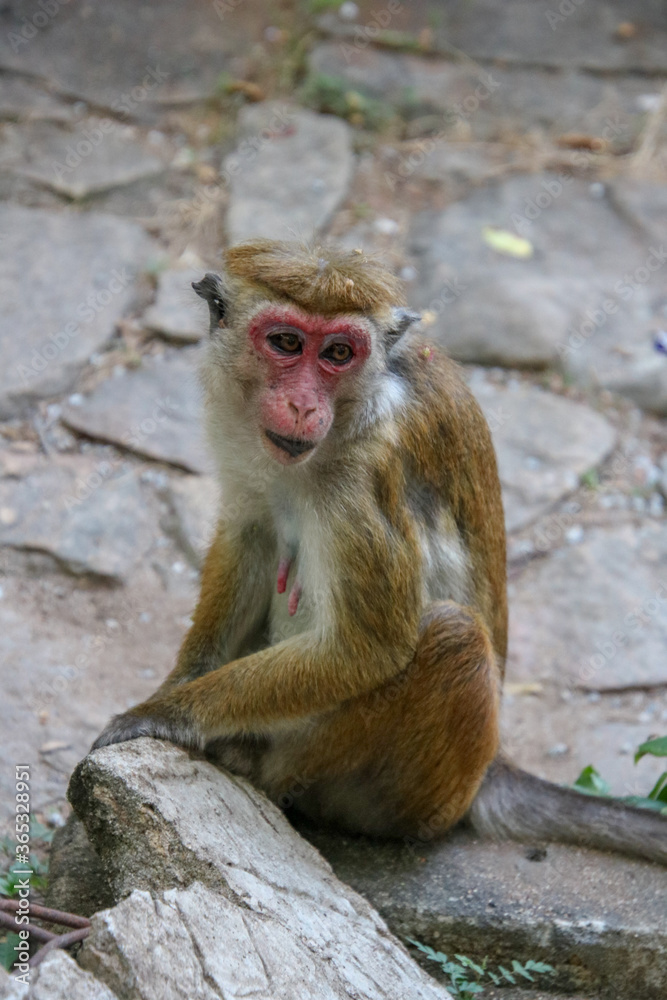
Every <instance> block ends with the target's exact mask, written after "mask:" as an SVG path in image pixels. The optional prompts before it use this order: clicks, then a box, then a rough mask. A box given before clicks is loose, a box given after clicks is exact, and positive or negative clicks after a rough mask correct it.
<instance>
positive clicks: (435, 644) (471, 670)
mask: <svg viewBox="0 0 667 1000" xmlns="http://www.w3.org/2000/svg"><path fill="white" fill-rule="evenodd" d="M415 663H416V664H417V666H418V667H421V668H422V669H424V668H426V669H428V668H429V667H432V668H433V669H435V670H437V671H438V672H439V673H441V675H442V676H443V677H446V678H447V681H448V682H449V684H451V685H454V686H456V685H458V684H461V685H467V684H469V683H471V682H472V681H474V679H475V678H477V679H478V680H479V681H480V682H481V683H482V684H483V683H484V681H485V679H486V680H488V681H489V682H492V686H493V688H494V689H495V690H496V694H497V688H498V684H499V677H498V668H497V660H496V655H495V653H494V649H493V644H492V642H491V637H490V636H489V633H488V631H487V628H486V625H485V624H484V621H483V619H482V618H481V616H480V615H478V614H477V612H475V611H473V609H472V608H468V607H464V606H463V605H461V604H457V603H456V602H455V601H435V602H433V604H431V605H429V607H428V608H427V610H426V611H425V612H424V614H423V616H422V619H421V622H420V624H419V639H418V642H417V649H416V651H415Z"/></svg>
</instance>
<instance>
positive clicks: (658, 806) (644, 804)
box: [619, 795, 664, 812]
mask: <svg viewBox="0 0 667 1000" xmlns="http://www.w3.org/2000/svg"><path fill="white" fill-rule="evenodd" d="M619 802H625V803H627V805H629V806H635V807H636V808H638V809H652V810H653V812H662V809H663V806H664V802H660V801H656V800H655V799H650V798H647V797H645V796H644V795H625V796H624V797H623V798H622V799H619Z"/></svg>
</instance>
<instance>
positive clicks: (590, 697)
mask: <svg viewBox="0 0 667 1000" xmlns="http://www.w3.org/2000/svg"><path fill="white" fill-rule="evenodd" d="M601 697H602V696H601V694H600V692H599V691H589V692H588V694H587V695H586V701H587V702H588V703H589V704H591V705H594V704H596V702H598V701H600V698H601Z"/></svg>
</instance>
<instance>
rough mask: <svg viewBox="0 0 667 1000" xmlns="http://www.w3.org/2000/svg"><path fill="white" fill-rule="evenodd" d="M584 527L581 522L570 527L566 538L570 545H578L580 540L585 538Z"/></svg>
mask: <svg viewBox="0 0 667 1000" xmlns="http://www.w3.org/2000/svg"><path fill="white" fill-rule="evenodd" d="M583 537H584V529H583V528H582V526H581V525H580V524H573V525H572V527H571V528H568V529H567V531H566V532H565V540H566V542H567V543H568V545H578V544H579V542H581V541H582V540H583Z"/></svg>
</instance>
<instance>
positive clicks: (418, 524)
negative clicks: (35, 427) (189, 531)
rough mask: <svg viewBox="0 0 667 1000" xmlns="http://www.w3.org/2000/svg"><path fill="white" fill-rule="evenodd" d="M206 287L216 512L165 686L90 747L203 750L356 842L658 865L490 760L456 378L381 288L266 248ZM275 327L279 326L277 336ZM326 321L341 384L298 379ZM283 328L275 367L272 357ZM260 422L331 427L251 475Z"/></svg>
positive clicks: (491, 534) (603, 819) (331, 378)
mask: <svg viewBox="0 0 667 1000" xmlns="http://www.w3.org/2000/svg"><path fill="white" fill-rule="evenodd" d="M226 268H227V274H226V276H225V277H224V278H220V277H218V276H216V275H207V276H206V278H205V279H204V280H203V281H202V282H200V283H199V284H198V285H196V286H195V288H196V289H197V291H198V293H199V294H201V295H202V296H203V297H205V298H206V299H207V300H208V302H209V307H210V310H211V330H212V340H211V347H210V354H209V360H208V363H207V365H206V368H205V370H204V382H205V386H206V391H207V409H208V414H209V423H210V429H211V436H212V442H213V445H214V450H215V452H216V454H217V455H218V458H219V462H220V465H221V470H222V486H223V490H224V491H225V492H224V496H223V504H222V511H221V517H220V522H219V525H218V529H217V533H216V536H215V539H214V541H213V543H212V545H211V548H210V551H209V553H208V556H207V559H206V563H205V566H204V571H203V576H202V586H201V597H200V601H199V604H198V606H197V609H196V611H195V614H194V622H193V626H192V628H191V630H190V632H189V634H188V636H187V637H186V639H185V641H184V643H183V646H182V649H181V652H180V655H179V658H178V663H177V666H176V668H175V669H174V670H173V671H172V673H171V674H170V675H169V677H168V678H167V680H166V681H165V682H164V684H163V685H162V686H161V688H160V689H159V690H158V691H157V692H156V693H155V695H154V696H153V697H152V698H150V699H149V700H148V701H146V702H145V703H144V704H142V705H139V706H137V707H136V708H134V709H132V710H130V711H129V712H126V713H125V714H124V715H121V716H118V717H117V718H116V719H114V720H112V722H111V723H110V724H109V726H108V727H107V729H106V730H105V731H104V733H103V734H102V735H101V737H100V738H99V740H98V741H97V743H96V745H97V746H100V745H105V744H107V743H113V742H117V741H119V740H124V739H132V738H134V737H136V736H142V735H149V736H155V737H162V738H166V739H171V740H174V741H175V742H177V743H181V744H184V745H188V746H196V747H203V746H204V745H206V744H209V745H210V746H215V750H216V754H217V757H218V759H219V760H220V761H221V762H222V763H224V764H225V765H226V766H228V767H230V768H232V769H233V770H235V771H238V772H240V773H243V774H246V775H247V776H249V777H250V778H251V779H252V780H253V781H255V782H256V783H257V784H258V785H260V786H261V787H262V788H264V789H265V790H266V791H267V793H268V794H269V795H270V796H271V797H272V798H274V799H275V800H276V801H279V802H281V801H283V802H284V801H287V800H289V801H292V800H293V801H294V805H295V806H296V808H298V809H299V810H301V811H302V812H304V813H306V814H309V815H310V816H313V817H316V818H318V819H324V820H331V821H334V822H336V823H338V824H340V825H343V826H345V827H347V828H349V829H353V830H357V831H363V832H367V833H374V834H384V835H394V836H397V835H400V836H409V837H416V838H419V839H422V840H424V839H426V840H430V839H431V837H433V836H435V835H437V834H440V833H442V832H444V831H445V830H447V829H449V828H450V827H451V826H452V825H453V824H454V823H456V822H457V821H458V820H459V819H461V818H462V817H464V816H465V815H466V814H468V816H469V818H470V819H471V821H472V822H473V823H474V825H475V826H476V827H477V829H478V830H480V831H484V832H488V833H491V834H496V835H507V836H512V837H518V838H523V837H531V838H540V837H543V838H548V839H561V840H565V841H572V842H576V843H591V844H593V845H596V846H601V847H613V848H615V849H618V850H624V851H628V852H630V853H635V854H639V855H642V856H645V857H648V858H652V859H656V860H661V861H663V862H667V824H666V823H664V822H663V821H662V820H661V818H660V817H658V816H656V815H654V814H647V813H642V812H641V811H638V810H633V809H630V808H626V807H623V806H619V805H618V804H616V803H604V802H598V801H593V800H587V799H586V798H585V797H583V796H581V795H578V794H577V793H575V792H570V791H568V790H565V789H560V788H557V787H556V786H553V785H550V784H548V783H547V782H541V781H540V780H539V779H536V778H532V777H530V776H529V775H525V774H524V773H523V772H521V771H518V770H517V769H515V768H512V767H511V765H509V764H507V763H506V762H505V761H504V760H503V759H502V758H500V757H498V756H497V753H498V714H499V695H500V687H501V683H502V674H503V665H504V660H505V655H506V647H507V607H506V587H505V532H504V519H503V511H502V503H501V496H500V486H499V481H498V475H497V470H496V461H495V456H494V451H493V447H492V443H491V438H490V434H489V430H488V427H487V425H486V422H485V420H484V417H483V416H482V413H481V411H480V409H479V406H478V404H477V403H476V401H475V399H474V397H473V396H472V394H471V393H470V391H469V390H468V388H467V387H466V385H465V383H464V382H463V380H462V379H461V377H460V374H459V372H458V370H457V367H456V366H455V365H454V364H453V363H452V362H451V361H449V360H448V359H447V358H446V357H444V356H443V355H442V354H441V353H440V351H439V350H438V349H437V348H435V347H434V346H433V345H432V344H430V343H428V342H427V341H426V340H425V339H423V338H419V337H414V336H413V337H407V338H403V339H401V336H400V334H401V333H402V332H403V330H404V328H405V326H406V320H405V315H404V313H405V311H404V310H403V311H401V310H398V311H396V310H395V309H394V306H395V304H396V301H397V297H398V289H397V287H396V281H395V279H394V278H393V276H392V275H390V274H389V273H388V272H386V271H384V270H383V269H382V268H381V267H380V265H379V264H378V263H377V262H373V261H370V260H367V259H365V258H364V256H363V255H360V254H354V253H353V254H350V253H348V252H346V251H342V250H341V251H339V250H332V249H329V248H322V247H316V248H312V249H311V248H307V247H302V246H299V245H293V244H290V245H285V244H279V243H276V242H275V241H268V240H263V241H257V242H255V243H252V244H245V245H242V246H240V247H235V248H233V249H232V250H230V251H228V253H227V255H226ZM276 303H277V305H276ZM276 308H278V313H277V314H276V315H278V316H279V318H280V317H283V316H284V315H287V316H288V317H291V318H289V320H288V321H283V319H282V318H280V321H279V323H278V327H276V325H275V322H274V320H273V319H272V318H271V317H272V316H273V315H274V314H275V310H276ZM294 309H296V312H294ZM281 310H282V311H281ZM285 310H287V312H286V311H285ZM289 310H292V311H291V312H290V311H289ZM299 310H301V311H299ZM350 313H352V314H353V315H354V324H355V326H354V328H353V331H356V332H353V333H349V334H346V333H345V331H346V330H348V331H349V330H350V329H352V328H350V327H349V325H346V324H347V323H348V320H347V319H346V318H345V317H346V316H349V314H350ZM339 314H341V320H340V331H341V333H340V338H341V343H343V344H344V343H348V342H352V343H353V344H356V345H357V349H359V345H362V347H363V351H362V354H360V355H359V357H360V358H361V357H363V359H364V360H363V362H357V363H356V367H354V366H353V365H351V366H350V369H349V373H346V369H345V368H344V366H342V365H341V367H340V368H338V369H336V368H335V366H334V367H333V368H332V366H331V364H329V362H327V361H326V360H325V354H324V353H323V354H321V355H320V354H317V351H319V347H318V348H317V349H316V357H315V358H314V359H313V357H312V350H311V348H312V344H313V343H319V341H318V340H317V337H318V336H319V334H318V319H317V317H329V316H338V315H339ZM263 317H264V318H263ZM285 322H287V328H288V330H292V331H296V333H293V334H290V336H291V337H292V340H291V341H289V340H288V341H287V342H286V344H287V346H286V347H285V346H284V345H283V342H282V340H280V338H279V340H278V344H277V345H276V344H274V341H273V340H272V339H271V338H272V336H274V333H273V331H274V330H275V329H277V328H279V329H280V330H283V329H284V328H285ZM258 323H259V326H257V324H258ZM262 323H264V324H265V326H262ZM253 324H255V326H253ZM392 324H393V325H392ZM221 326H222V327H224V328H223V329H221ZM323 328H324V329H325V330H326V329H327V327H326V324H324V321H323ZM251 330H254V331H255V332H254V333H252V335H251V333H249V331H251ZM327 336H328V335H327V334H325V335H323V337H324V339H323V340H322V343H323V345H324V347H326V343H328V341H327ZM336 336H337V334H334V340H335V337H336ZM253 338H254V339H253ZM295 338H296V339H295ZM346 338H347V339H346ZM355 338H356V339H355ZM364 345H365V346H364ZM297 347H298V350H297ZM366 348H368V350H367V349H366ZM292 349H294V351H295V353H290V352H291V351H292ZM323 350H324V348H323ZM309 359H311V360H309ZM327 366H328V367H327ZM320 369H321V370H320ZM285 372H286V373H287V375H286V376H285V375H284V373H285ZM290 372H292V373H294V372H303V374H302V375H294V374H290ZM286 379H287V381H286ZM290 380H291V381H290ZM286 386H287V388H286ZM313 386H315V388H312V387H313ZM262 393H264V397H262V395H261V394H262ZM290 393H291V395H290ZM262 398H266V399H268V400H269V402H270V404H271V405H272V406H273V405H274V404H275V406H276V407H277V409H276V410H275V412H276V413H277V414H278V416H277V417H276V420H282V419H283V418H284V415H285V413H287V412H288V410H286V409H285V408H284V407H285V406H287V407H291V408H292V410H293V411H294V414H295V415H294V421H295V423H294V426H295V431H294V435H293V437H294V438H295V439H299V438H300V437H302V436H303V435H302V432H301V431H300V430H299V428H303V427H305V426H307V424H306V423H305V422H303V421H305V420H306V417H305V416H304V414H306V413H308V414H310V417H309V418H308V419H310V420H311V424H310V425H308V426H312V427H315V428H316V427H317V426H318V424H317V421H316V420H315V422H314V423H313V419H314V418H313V414H314V415H315V418H316V417H317V413H318V412H319V411H320V409H321V412H322V414H323V415H324V414H325V413H326V412H327V408H328V407H329V406H331V408H332V412H333V422H332V423H331V424H330V425H329V424H327V427H329V426H330V429H327V430H326V431H325V432H324V436H321V437H320V438H319V439H318V440H317V442H316V443H315V442H314V441H313V442H306V443H307V446H308V459H307V461H303V462H302V461H301V453H299V455H298V457H294V456H295V454H296V453H293V452H290V455H291V456H292V458H294V461H293V462H292V458H290V459H289V460H288V459H287V458H285V456H284V454H283V452H282V451H280V452H279V453H278V454H279V457H281V461H282V464H279V463H278V462H276V461H275V460H274V459H272V458H271V457H270V456H271V455H273V454H275V453H274V452H272V451H271V450H270V446H269V445H267V442H266V440H265V439H264V427H263V425H262V423H261V420H260V418H259V417H258V414H260V413H264V412H266V413H272V412H274V411H273V410H271V409H270V408H269V409H268V410H262V406H261V405H260V401H261V399H262ZM318 408H319V409H318ZM290 412H291V411H290ZM262 419H267V418H262ZM290 419H291V418H290ZM323 420H324V417H323V418H322V420H321V421H320V423H322V422H323ZM272 433H273V438H271V437H270V438H269V441H273V440H274V438H275V436H276V434H275V433H274V432H272ZM281 433H282V432H281ZM313 433H314V432H313ZM278 440H279V441H280V440H281V438H280V435H278ZM290 442H291V438H290V439H287V438H285V439H284V441H283V445H282V446H280V447H284V448H287V449H289V447H291V443H290ZM290 463H291V464H290ZM286 552H287V553H288V554H289V556H290V560H291V562H290V564H289V565H292V562H293V566H294V567H296V568H295V569H294V568H293V570H290V572H293V574H294V575H293V580H294V581H296V580H297V577H301V580H300V582H301V583H303V602H302V606H301V610H300V611H299V613H298V614H297V615H295V616H294V617H290V618H287V617H286V614H285V610H284V609H285V601H286V598H285V597H284V595H283V596H277V595H276V571H277V568H278V574H279V575H280V572H281V570H280V568H279V567H280V565H281V559H284V558H285V553H286ZM283 589H284V588H283ZM278 594H279V595H280V594H282V590H281V589H280V587H279V588H278ZM297 603H298V599H297ZM290 615H292V612H291V611H290ZM299 615H300V617H299ZM295 787H298V789H299V792H298V793H294V791H293V790H294V788H295Z"/></svg>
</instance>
